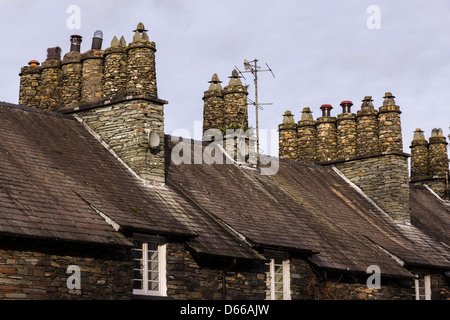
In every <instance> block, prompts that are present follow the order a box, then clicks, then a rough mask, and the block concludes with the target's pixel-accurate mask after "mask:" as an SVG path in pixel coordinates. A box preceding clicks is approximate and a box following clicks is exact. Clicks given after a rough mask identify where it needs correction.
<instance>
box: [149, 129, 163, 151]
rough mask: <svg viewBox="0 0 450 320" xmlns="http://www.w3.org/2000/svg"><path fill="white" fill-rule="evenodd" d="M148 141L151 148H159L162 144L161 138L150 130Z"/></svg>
mask: <svg viewBox="0 0 450 320" xmlns="http://www.w3.org/2000/svg"><path fill="white" fill-rule="evenodd" d="M147 139H148V144H149V145H150V148H156V147H158V146H159V143H160V142H161V139H160V138H159V134H158V133H157V132H156V131H153V130H149V132H148V136H147Z"/></svg>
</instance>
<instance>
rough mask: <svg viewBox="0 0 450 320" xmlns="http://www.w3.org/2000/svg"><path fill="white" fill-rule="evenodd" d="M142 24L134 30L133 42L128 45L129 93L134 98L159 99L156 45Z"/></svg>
mask: <svg viewBox="0 0 450 320" xmlns="http://www.w3.org/2000/svg"><path fill="white" fill-rule="evenodd" d="M147 31H148V30H146V29H145V27H144V25H143V24H142V23H139V24H138V26H137V28H136V30H134V36H133V42H131V43H130V44H129V45H128V49H127V51H128V84H127V93H128V95H132V96H139V95H146V96H151V97H155V98H157V97H158V92H157V86H156V66H155V52H156V46H155V43H154V42H152V41H150V40H149V37H148V35H147Z"/></svg>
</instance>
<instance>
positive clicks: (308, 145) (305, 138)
mask: <svg viewBox="0 0 450 320" xmlns="http://www.w3.org/2000/svg"><path fill="white" fill-rule="evenodd" d="M316 136H317V132H316V121H314V119H313V116H312V114H311V109H310V108H308V107H306V108H303V111H302V117H301V119H300V121H299V122H298V124H297V146H298V158H297V160H298V161H300V162H305V163H314V162H315V159H316Z"/></svg>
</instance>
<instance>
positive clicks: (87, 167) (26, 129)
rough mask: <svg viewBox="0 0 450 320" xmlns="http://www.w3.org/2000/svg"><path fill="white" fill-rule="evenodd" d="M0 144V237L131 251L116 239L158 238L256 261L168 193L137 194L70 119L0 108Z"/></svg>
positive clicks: (136, 185)
mask: <svg viewBox="0 0 450 320" xmlns="http://www.w3.org/2000/svg"><path fill="white" fill-rule="evenodd" d="M0 137H1V139H0V235H13V236H21V237H23V236H27V237H35V238H45V239H53V240H61V241H76V242H88V243H97V244H119V245H131V243H130V242H129V240H127V239H126V238H125V237H124V236H123V234H122V232H125V233H129V232H136V233H147V234H158V235H162V236H177V237H182V238H184V239H190V241H189V242H188V244H189V245H190V246H191V247H192V248H193V249H194V250H196V251H197V252H199V253H204V254H214V255H223V256H227V257H238V258H244V259H261V256H260V255H258V254H257V253H255V252H254V251H253V250H252V249H250V248H248V247H246V246H244V245H243V244H242V243H241V241H239V240H238V239H236V237H235V236H234V235H231V234H230V233H229V232H228V231H226V230H224V229H223V228H222V227H221V226H220V225H218V224H217V222H215V221H214V220H212V219H210V218H208V217H207V216H205V215H203V214H202V213H201V212H199V211H198V210H197V209H196V208H195V207H194V206H193V205H192V204H191V203H190V202H187V201H186V200H185V199H184V198H183V197H182V196H181V195H180V194H178V193H175V192H174V191H173V190H171V189H170V188H169V187H154V188H149V187H144V186H143V185H142V183H141V182H140V181H138V180H137V179H136V178H135V177H134V176H133V175H132V174H131V173H130V172H129V171H128V170H126V169H125V167H123V166H122V164H120V163H119V162H118V161H117V159H115V158H114V157H113V156H112V155H111V154H110V153H109V152H108V151H107V150H106V149H105V148H104V147H103V146H102V145H101V144H100V143H99V142H98V141H97V140H96V139H95V138H94V137H92V136H91V135H90V134H89V133H88V131H86V129H85V128H84V127H83V126H82V125H81V124H80V123H79V122H78V121H77V120H75V118H73V117H72V116H69V115H61V114H59V113H52V112H46V111H40V110H35V109H32V108H28V107H23V106H20V105H15V104H10V103H5V102H0ZM96 210H98V211H100V212H101V213H103V214H105V215H106V216H107V217H109V218H110V219H112V220H113V221H114V222H115V223H117V224H119V225H120V229H119V232H116V231H115V230H114V229H113V227H112V226H111V225H109V224H108V223H106V222H105V220H104V218H103V217H101V216H100V214H99V213H98V212H97V211H96ZM200 233H201V234H200Z"/></svg>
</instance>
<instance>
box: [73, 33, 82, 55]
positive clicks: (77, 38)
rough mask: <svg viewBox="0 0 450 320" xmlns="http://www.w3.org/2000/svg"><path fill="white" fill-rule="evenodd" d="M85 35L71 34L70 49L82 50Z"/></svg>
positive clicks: (74, 50)
mask: <svg viewBox="0 0 450 320" xmlns="http://www.w3.org/2000/svg"><path fill="white" fill-rule="evenodd" d="M82 38H83V37H82V36H79V35H77V34H74V35H71V36H70V51H71V52H80V50H81V41H82V40H81V39H82Z"/></svg>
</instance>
